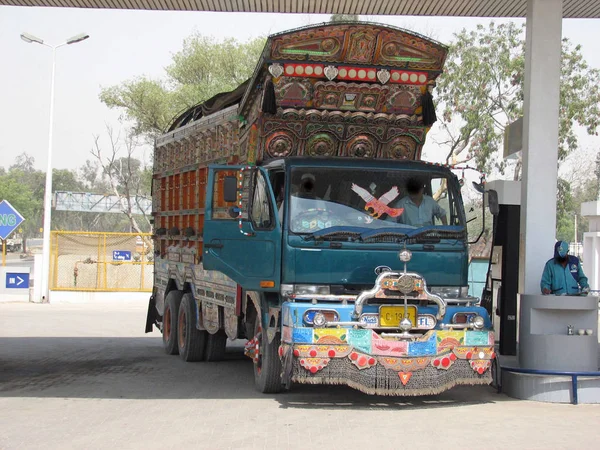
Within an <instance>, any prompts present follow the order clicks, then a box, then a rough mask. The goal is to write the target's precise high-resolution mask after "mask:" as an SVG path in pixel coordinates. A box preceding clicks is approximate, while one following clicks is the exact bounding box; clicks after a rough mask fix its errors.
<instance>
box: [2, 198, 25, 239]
mask: <svg viewBox="0 0 600 450" xmlns="http://www.w3.org/2000/svg"><path fill="white" fill-rule="evenodd" d="M24 220H25V219H23V216H22V215H21V214H19V212H18V211H17V210H16V209H15V208H13V207H12V205H11V204H10V203H8V202H7V201H6V200H2V201H1V202H0V239H6V238H8V236H10V234H11V233H12V232H13V231H15V230H16V229H17V227H18V226H19V225H21V223H22V222H23V221H24Z"/></svg>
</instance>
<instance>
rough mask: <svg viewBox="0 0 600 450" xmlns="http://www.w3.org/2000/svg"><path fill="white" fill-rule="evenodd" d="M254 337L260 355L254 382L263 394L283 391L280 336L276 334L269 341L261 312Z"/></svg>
mask: <svg viewBox="0 0 600 450" xmlns="http://www.w3.org/2000/svg"><path fill="white" fill-rule="evenodd" d="M254 339H256V341H257V344H258V350H259V351H258V355H256V358H255V361H254V382H255V384H256V388H257V389H258V390H259V391H260V392H262V393H263V394H276V393H278V392H281V390H282V389H283V385H282V383H281V369H282V368H281V360H280V359H279V354H278V353H277V352H278V350H279V344H280V336H279V334H277V335H275V337H274V338H273V340H272V341H271V342H270V343H269V338H268V337H267V333H266V332H265V330H263V327H262V323H261V315H260V313H257V314H256V318H255V319H254Z"/></svg>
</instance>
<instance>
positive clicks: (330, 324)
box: [323, 322, 369, 328]
mask: <svg viewBox="0 0 600 450" xmlns="http://www.w3.org/2000/svg"><path fill="white" fill-rule="evenodd" d="M334 327H354V328H358V327H360V328H369V327H367V326H366V325H365V324H364V323H361V322H327V323H326V324H325V325H323V328H334Z"/></svg>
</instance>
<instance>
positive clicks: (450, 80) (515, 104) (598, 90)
mask: <svg viewBox="0 0 600 450" xmlns="http://www.w3.org/2000/svg"><path fill="white" fill-rule="evenodd" d="M524 49H525V41H524V32H523V27H519V26H518V25H516V24H514V23H507V24H500V25H496V24H495V23H493V22H492V23H490V25H489V26H488V28H485V27H484V26H483V25H478V26H477V28H476V30H474V31H470V32H468V31H466V30H462V31H461V32H460V33H458V34H456V35H455V40H454V42H453V43H452V44H451V45H450V51H449V57H448V61H447V63H446V66H445V69H444V74H443V75H442V76H441V77H440V78H439V84H438V87H437V92H438V101H439V103H440V104H441V110H442V115H441V120H440V122H439V126H441V128H442V130H443V131H444V134H445V136H446V137H445V138H444V139H443V140H442V142H441V143H442V144H443V145H444V146H445V148H446V162H447V163H451V164H456V163H463V162H467V161H471V162H474V163H475V165H476V166H477V168H478V169H479V170H481V171H483V172H486V173H489V172H490V171H491V170H492V169H494V168H497V169H499V170H500V171H504V169H505V163H504V162H502V161H498V160H497V159H496V157H495V156H496V155H497V152H498V150H500V148H501V144H502V141H503V133H504V130H505V128H506V126H507V125H508V124H509V123H511V122H513V121H514V120H516V119H517V118H518V117H519V116H521V115H522V110H523V79H524V72H525V57H524ZM559 111H560V112H559V116H560V117H559V119H560V123H559V148H558V151H559V160H563V159H564V158H565V157H566V156H567V155H568V154H569V153H570V152H572V151H573V150H575V149H576V148H577V147H578V141H577V136H576V134H575V125H580V126H583V127H585V129H586V130H587V132H588V133H589V134H595V135H597V134H598V125H599V121H600V71H598V70H597V69H593V68H590V67H589V66H588V64H587V63H586V61H585V60H584V59H583V56H582V54H581V46H579V45H577V46H573V45H572V44H571V43H570V42H569V40H568V39H563V46H562V73H561V85H560V110H559ZM514 178H515V179H519V178H520V161H519V162H518V163H517V164H516V167H515V173H514Z"/></svg>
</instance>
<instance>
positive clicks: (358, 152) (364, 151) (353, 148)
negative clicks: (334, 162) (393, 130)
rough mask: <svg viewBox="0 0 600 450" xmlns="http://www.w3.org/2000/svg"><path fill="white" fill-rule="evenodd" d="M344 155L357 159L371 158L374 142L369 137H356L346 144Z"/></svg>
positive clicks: (373, 154) (373, 151)
mask: <svg viewBox="0 0 600 450" xmlns="http://www.w3.org/2000/svg"><path fill="white" fill-rule="evenodd" d="M346 154H347V156H352V157H358V158H373V157H374V156H375V142H373V140H372V139H371V138H370V137H369V136H365V135H360V136H356V137H355V138H353V139H351V140H350V141H348V143H347V144H346Z"/></svg>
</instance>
